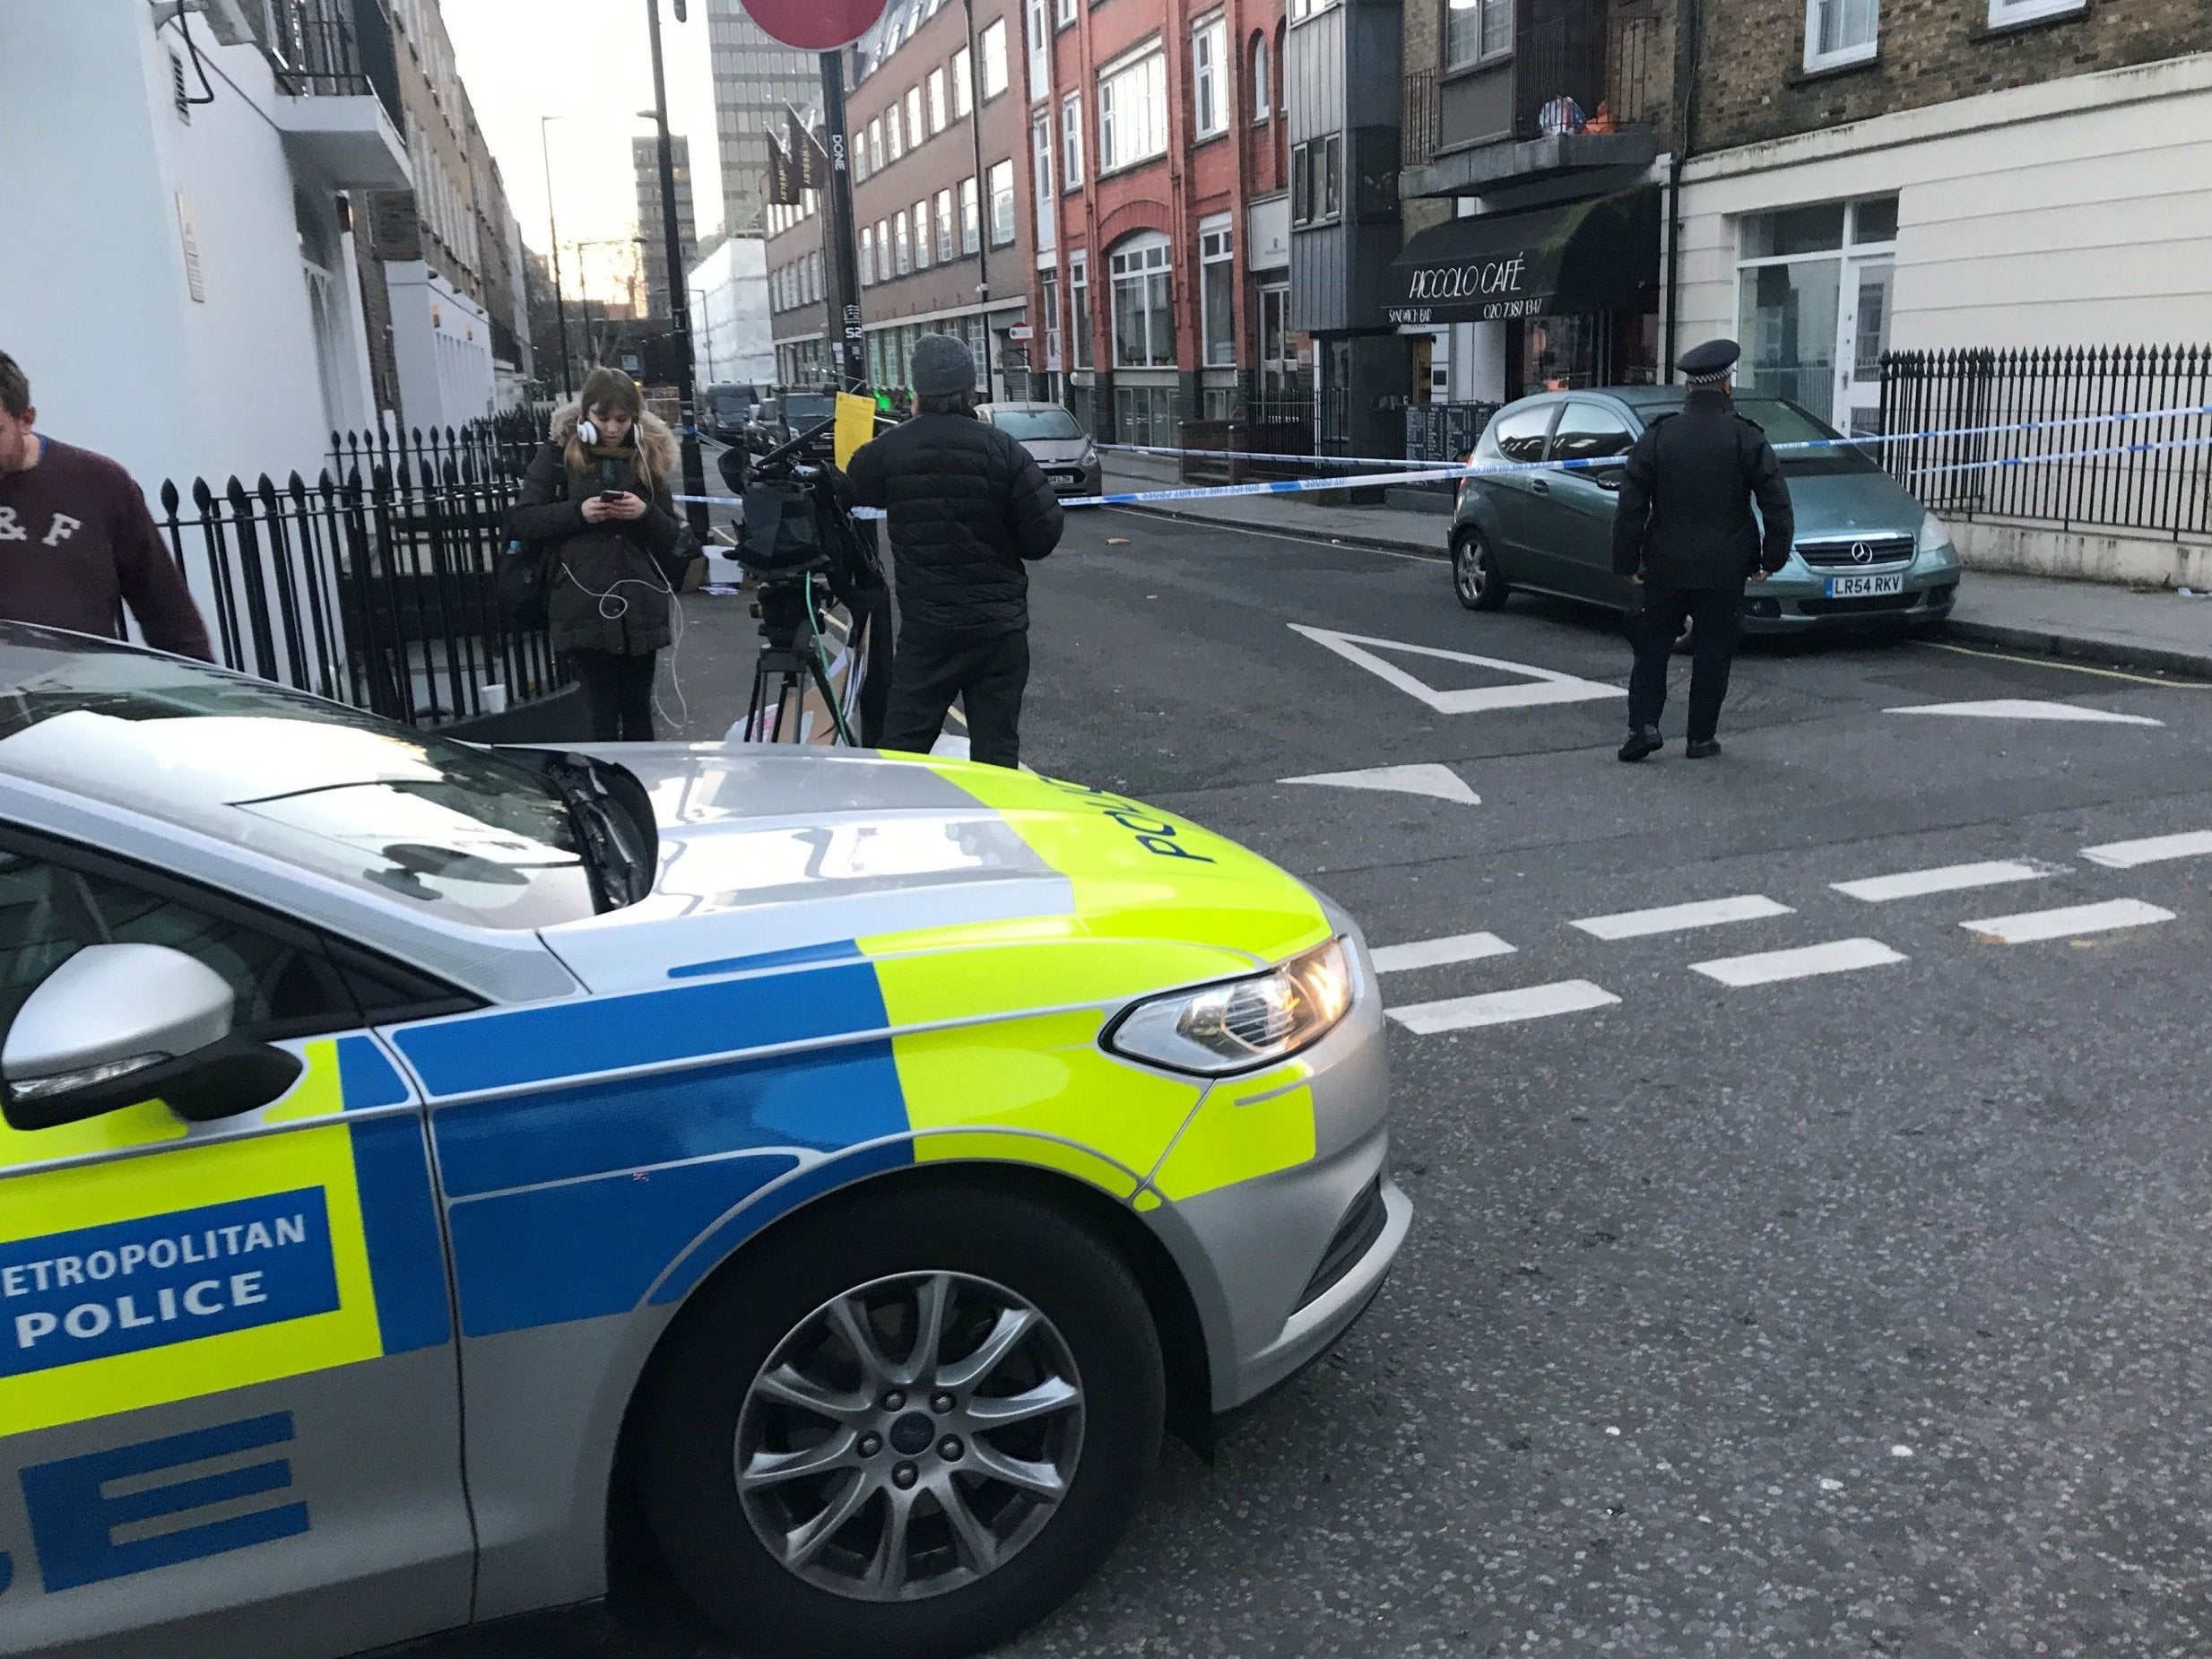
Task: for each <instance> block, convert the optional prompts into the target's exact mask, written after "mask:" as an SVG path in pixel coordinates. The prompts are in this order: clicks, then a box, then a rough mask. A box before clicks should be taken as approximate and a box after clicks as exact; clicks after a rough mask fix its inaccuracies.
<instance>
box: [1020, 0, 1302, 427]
mask: <svg viewBox="0 0 2212 1659" xmlns="http://www.w3.org/2000/svg"><path fill="white" fill-rule="evenodd" d="M1021 6H1022V9H1021V13H1020V16H1021V22H1022V29H1021V47H1022V53H1021V62H1020V64H1019V66H1018V68H1017V70H1016V72H1015V74H1016V80H1017V86H1018V88H1019V91H1021V93H1022V94H1023V96H1024V98H1025V99H1026V102H1027V108H1028V144H1027V145H1026V147H1025V154H1024V163H1025V165H1024V172H1025V175H1026V178H1025V183H1026V190H1025V193H1024V194H1025V197H1026V200H1027V203H1028V217H1029V219H1030V221H1031V225H1032V227H1033V233H1032V239H1031V240H1030V242H1029V243H1028V246H1029V247H1031V248H1033V249H1034V250H1035V253H1034V264H1035V267H1036V269H1035V278H1036V282H1035V287H1034V289H1033V291H1032V294H1033V298H1032V302H1031V305H1030V308H1029V316H1030V317H1031V318H1032V319H1034V326H1033V327H1032V330H1031V333H1032V335H1033V337H1032V338H1031V339H1030V340H1029V341H1028V342H1027V343H1028V346H1029V348H1030V351H1031V353H1032V359H1031V360H1032V364H1033V374H1032V379H1033V382H1034V384H1035V386H1036V388H1037V395H1040V396H1052V397H1055V398H1060V399H1063V400H1064V401H1065V402H1066V403H1067V404H1069V406H1070V407H1071V408H1073V409H1074V410H1075V411H1076V412H1077V413H1078V414H1079V415H1080V417H1081V418H1082V419H1083V420H1084V421H1086V422H1087V423H1088V424H1089V425H1090V426H1091V427H1092V428H1093V430H1096V431H1097V433H1098V434H1099V435H1100V436H1101V437H1112V438H1115V439H1118V440H1119V441H1122V442H1125V443H1158V444H1173V443H1174V442H1175V440H1176V435H1177V433H1178V431H1179V430H1180V422H1181V421H1183V420H1184V419H1194V418H1206V417H1211V418H1215V419H1223V418H1227V415H1228V414H1229V413H1230V412H1231V410H1232V409H1233V408H1234V407H1235V406H1236V404H1237V403H1238V399H1239V393H1240V389H1241V390H1245V391H1249V390H1251V389H1253V388H1255V387H1269V386H1278V387H1279V386H1281V385H1284V384H1287V383H1288V381H1289V379H1290V378H1291V376H1292V375H1293V374H1294V373H1295V371H1296V368H1297V359H1296V354H1295V351H1294V348H1293V345H1292V343H1291V340H1290V338H1289V336H1288V332H1287V327H1286V321H1287V317H1288V282H1289V270H1288V266H1289V200H1288V194H1287V189H1286V186H1287V172H1286V165H1285V162H1286V154H1285V145H1284V140H1283V128H1284V123H1283V119H1282V105H1281V80H1280V65H1281V63H1282V48H1283V7H1282V3H1281V0H1153V3H1150V4H1148V3H1147V0H1096V3H1095V4H1094V3H1093V0H1021Z"/></svg>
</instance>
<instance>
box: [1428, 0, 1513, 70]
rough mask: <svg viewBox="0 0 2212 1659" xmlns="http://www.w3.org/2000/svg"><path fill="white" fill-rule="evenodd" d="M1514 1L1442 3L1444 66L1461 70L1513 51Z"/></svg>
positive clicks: (1493, 0)
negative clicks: (1443, 5)
mask: <svg viewBox="0 0 2212 1659" xmlns="http://www.w3.org/2000/svg"><path fill="white" fill-rule="evenodd" d="M1513 8H1514V0H1446V4H1445V7H1444V65H1445V67H1446V68H1450V69H1463V68H1465V67H1466V66H1467V65H1470V64H1482V63H1488V62H1489V61H1491V60H1492V59H1493V58H1499V57H1503V56H1505V54H1506V53H1508V52H1510V51H1512V50H1513Z"/></svg>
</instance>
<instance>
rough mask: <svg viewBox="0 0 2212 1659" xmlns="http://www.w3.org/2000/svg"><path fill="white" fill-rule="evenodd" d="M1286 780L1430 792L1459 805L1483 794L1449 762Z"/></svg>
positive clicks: (1477, 799) (1334, 786) (1473, 802)
mask: <svg viewBox="0 0 2212 1659" xmlns="http://www.w3.org/2000/svg"><path fill="white" fill-rule="evenodd" d="M1282 781H1283V782H1284V783H1286V784H1325V785H1327V786H1329V787H1331V788H1332V789H1375V790H1380V791H1382V792H1384V793H1385V794H1391V795H1432V796H1434V797H1435V798H1436V799H1437V800H1439V801H1456V802H1458V803H1460V804H1461V805H1462V806H1479V805H1481V804H1482V797H1481V796H1480V795H1477V794H1476V793H1475V792H1474V791H1473V790H1471V789H1470V788H1469V787H1468V786H1467V784H1466V780H1465V779H1463V778H1462V777H1460V775H1459V774H1458V773H1457V772H1455V771H1453V769H1451V768H1450V767H1448V766H1438V765H1436V763H1434V762H1433V761H1424V762H1422V763H1420V764H1419V765H1417V766H1376V767H1370V768H1368V769H1366V771H1364V772H1315V773H1314V774H1312V775H1311V776H1310V777H1286V778H1284V779H1283V780H1282Z"/></svg>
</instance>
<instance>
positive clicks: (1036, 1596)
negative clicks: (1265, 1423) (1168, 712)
mask: <svg viewBox="0 0 2212 1659" xmlns="http://www.w3.org/2000/svg"><path fill="white" fill-rule="evenodd" d="M1385 1064H1386V1062H1385V1055H1384V1036H1383V1012H1382V1000H1381V996H1380V995H1379V993H1378V991H1377V989H1376V986H1375V974H1374V968H1373V964H1372V963H1371V961H1370V960H1369V959H1368V957H1367V954H1366V947H1365V945H1364V944H1363V943H1362V942H1361V939H1360V935H1359V932H1358V928H1357V927H1356V926H1355V925H1353V924H1352V922H1351V921H1350V920H1349V918H1347V917H1346V916H1343V915H1342V914H1341V913H1340V912H1339V911H1337V910H1336V909H1335V908H1332V906H1330V905H1329V903H1328V902H1327V901H1326V900H1324V899H1322V898H1320V897H1319V896H1318V895H1316V894H1314V892H1312V891H1311V890H1308V889H1307V888H1306V887H1305V886H1304V885H1303V884H1302V883H1300V882H1297V881H1296V880H1295V879H1293V878H1292V877H1291V876H1289V875H1288V874H1286V873H1284V872H1282V871H1280V870H1279V869H1277V868H1275V867H1274V866H1273V865H1271V864H1267V863H1266V862H1265V861H1263V860H1262V859H1261V858H1259V857H1258V856H1255V855H1253V854H1252V853H1248V852H1246V851H1245V850H1244V849H1242V848H1241V847H1236V845H1234V844H1233V843H1231V842H1229V841H1227V840H1224V839H1222V838H1219V837H1217V836H1213V835H1210V834H1209V833H1207V832H1206V831H1205V830H1203V829H1199V828H1198V827H1196V826H1195V825H1193V824H1191V823H1188V822H1185V821H1183V820H1180V819H1176V818H1173V817H1170V816H1168V815H1167V814H1166V813H1163V812H1154V811H1152V810H1151V809H1149V808H1148V807H1144V806H1142V805H1140V804H1139V803H1136V802H1133V801H1130V800H1127V799H1125V798H1123V797H1122V796H1119V795H1111V794H1108V793H1106V792H1105V791H1102V790H1097V789H1092V788H1089V787H1086V786H1082V785H1079V784H1071V783H1062V782H1055V781H1053V780H1050V779H1046V778H1043V777H1037V776H1036V775H1034V774H1032V773H1028V772H1021V771H1016V770H1011V769H1000V768H997V767H989V766H975V765H969V764H967V763H965V762H957V761H949V760H932V759H924V760H915V759H913V758H902V759H899V760H887V759H882V758H879V757H877V756H874V755H870V754H865V753H860V752H855V751H849V750H846V751H834V752H829V753H824V752H821V751H798V750H796V749H795V748H791V747H784V748H776V747H770V746H759V747H755V746H749V745H734V746H727V747H725V746H721V745H706V744H701V745H696V746H687V745H683V744H678V743H666V744H633V745H609V746H605V747H599V748H588V747H586V748H579V747H577V746H573V745H562V746H560V747H559V748H557V749H549V750H529V749H506V750H495V749H485V748H480V747H476V746H474V745H472V744H468V743H459V742H455V741H452V740H450V739H447V738H443V737H440V736H439V735H438V734H436V733H434V732H425V731H417V730H413V729H412V728H409V727H404V726H401V725H395V724H393V723H390V722H387V721H385V720H381V719H378V718H377V717H373V716H370V715H367V714H364V713H361V712H360V711H358V710H356V709H352V708H344V707H342V706H340V705H338V704H336V703H331V702H325V701H323V700H321V699H317V698H315V697H311V696H308V695H307V694H306V693H304V692H298V691H290V690H287V689H285V688H282V687H280V686H275V685H272V684H270V683H268V682H265V681H259V680H254V679H249V678H247V677H246V676H243V675H239V674H231V673H223V672H221V671H220V670H216V669H213V668H209V667H207V666H206V665H204V664H199V663H194V662H187V661H185V660H183V659H181V658H178V657H171V656H161V655H159V654H157V653H153V652H149V651H144V650H140V649H137V648H135V647H130V646H126V645H123V644H120V643H118V642H117V641H114V640H105V639H95V638H86V637H84V636H82V635H75V634H65V633H60V632H56V631H54V630H46V629H38V628H31V627H27V626H23V625H21V624H17V623H13V622H0V1653H6V1654H27V1653H39V1654H48V1655H63V1654H67V1655H85V1656H87V1659H89V1656H90V1655H100V1656H101V1659H154V1656H156V1655H159V1656H161V1659H169V1655H232V1654H241V1655H242V1654H260V1653H265V1652H275V1651H277V1650H279V1649H281V1650H282V1652H283V1653H284V1654H286V1655H291V1656H292V1659H322V1656H324V1655H339V1654H350V1653H353V1652H355V1651H357V1650H360V1649H362V1648H366V1647H375V1646H384V1645H387V1644H392V1643H397V1642H401V1641H404V1640H408V1639H411V1638H412V1637H418V1636H421V1635H423V1634H425V1633H428V1632H429V1631H432V1630H435V1629H442V1628H446V1627H450V1626H456V1625H463V1624H466V1623H468V1622H470V1621H471V1620H494V1619H499V1618H501V1617H503V1616H506V1615H509V1614H514V1613H519V1612H525V1611H529V1610H531V1609H533V1608H539V1607H547V1606H554V1605H559V1604H563V1603H572V1602H576V1601H578V1600H582V1599H586V1598H589V1597H593V1596H596V1595H599V1594H603V1591H604V1589H605V1587H606V1577H607V1561H608V1556H609V1553H610V1550H611V1549H617V1550H655V1551H657V1552H658V1554H659V1556H660V1557H661V1559H663V1560H664V1563H665V1564H666V1567H667V1568H668V1570H669V1571H670V1572H671V1574H672V1576H673V1578H674V1580H675V1581H676V1582H677V1583H678V1584H680V1585H682V1586H684V1587H685V1588H686V1589H687V1590H688V1591H689V1592H690V1594H691V1596H692V1597H693V1598H694V1599H695V1600H696V1601H697V1602H698V1604H699V1606H700V1607H701V1609H702V1610H703V1611H705V1612H706V1614H707V1616H708V1618H709V1619H710V1620H713V1621H714V1622H716V1624H717V1625H719V1626H720V1627H721V1629H723V1630H724V1632H725V1633H726V1635H727V1636H728V1637H729V1638H730V1639H731V1640H732V1641H733V1642H735V1643H736V1644H738V1645H739V1646H743V1647H744V1649H745V1650H746V1651H747V1652H749V1653H767V1654H776V1655H781V1654H794V1653H800V1654H807V1655H837V1656H839V1659H843V1656H844V1655H854V1654H864V1655H871V1656H872V1659H901V1656H903V1655H924V1654H926V1655H934V1656H937V1659H942V1656H945V1655H954V1654H960V1653H966V1652H968V1651H970V1650H972V1649H976V1648H980V1647H985V1646H993V1645H994V1644H996V1643H999V1642H1002V1641H1003V1640H1005V1639H1006V1638H1007V1637H1010V1636H1011V1635H1012V1634H1013V1633H1014V1632H1015V1631H1017V1630H1019V1629H1020V1628H1021V1627H1022V1626H1024V1625H1026V1624H1028V1623H1029V1622H1030V1621H1032V1620H1035V1619H1037V1618H1038V1617H1040V1616H1042V1615H1043V1614H1044V1613H1045V1612H1046V1611H1049V1610H1050V1609H1051V1608H1052V1607H1053V1606H1054V1604H1055V1603H1058V1602H1059V1601H1060V1600H1062V1599H1063V1597H1065V1596H1066V1595H1068V1594H1071V1592H1072V1591H1073V1590H1074V1589H1075V1588H1076V1587H1077V1586H1078V1585H1080V1584H1081V1583H1082V1582H1083V1580H1084V1579H1085V1578H1086V1577H1087V1576H1089V1573H1090V1572H1091V1570H1092V1569H1093V1568H1095V1567H1096V1566H1097V1564H1098V1562H1099V1561H1100V1560H1102V1559H1104V1558H1105V1556H1106V1553H1107V1551H1108V1550H1110V1549H1111V1548H1112V1547H1113V1545H1114V1542H1115V1539H1116V1537H1117V1536H1118V1535H1119V1534H1120V1533H1121V1532H1122V1530H1123V1527H1124V1525H1125V1524H1126V1523H1127V1522H1128V1521H1129V1519H1130V1518H1131V1516H1132V1515H1133V1514H1134V1513H1135V1511H1136V1509H1137V1507H1138V1504H1139V1502H1140V1499H1141V1497H1142V1495H1143V1493H1144V1490H1145V1482H1146V1476H1147V1472H1148V1471H1149V1468H1150V1466H1151V1463H1152V1459H1153V1455H1154V1453H1155V1451H1156V1450H1157V1447H1158V1439H1159V1435H1160V1430H1161V1426H1162V1423H1163V1420H1166V1421H1167V1422H1170V1423H1173V1424H1175V1425H1176V1426H1177V1427H1178V1428H1179V1429H1183V1430H1184V1431H1186V1432H1201V1433H1202V1430H1203V1429H1204V1426H1205V1425H1206V1424H1207V1422H1208V1421H1209V1420H1210V1416H1211V1414H1213V1413H1215V1412H1218V1411H1226V1410H1227V1409H1229V1408H1230V1407H1233V1406H1236V1405H1239V1404H1241V1403H1245V1402H1246V1401H1249V1400H1251V1399H1253V1397H1255V1396H1256V1395H1258V1394H1261V1393H1262V1392H1264V1391H1265V1390H1267V1389H1269V1388H1271V1387H1273V1386H1274V1385H1276V1384H1278V1383H1279V1382H1281V1381H1282V1380H1283V1379H1284V1378H1286V1377H1289V1376H1290V1375H1291V1374H1293V1373H1294V1372H1296V1371H1297V1370H1298V1369H1299V1368H1301V1367H1303V1366H1305V1365H1306V1364H1307V1363H1309V1362H1310V1361H1312V1360H1313V1359H1315V1358H1316V1357H1317V1356H1319V1355H1320V1354H1321V1353H1322V1352H1323V1351H1324V1350H1326V1349H1327V1348H1328V1346H1329V1345H1330V1344H1331V1343H1332V1342H1333V1341H1334V1340H1335V1339H1336V1338H1337V1336H1338V1335H1339V1334H1340V1333H1342V1332H1343V1331H1344V1330H1345V1329H1346V1328H1347V1327H1348V1326H1349V1325H1351V1324H1352V1322H1353V1321H1354V1320H1356V1319H1357V1318H1358V1316H1359V1315H1360V1313H1361V1312H1362V1310H1363V1309H1364V1308H1365V1307H1366V1305H1367V1303H1368V1302H1369V1300H1370V1299H1372V1298H1373V1297H1374V1296H1375V1293H1376V1291H1377V1290H1378V1289H1379V1288H1380V1286H1381V1284H1382V1281H1383V1278H1384V1273H1385V1272H1387V1271H1388V1269H1389V1266H1390V1264H1391V1260H1392V1256H1393V1255H1394V1254H1395V1253H1396V1251H1397V1249H1398V1246H1399V1244H1400V1242H1401V1240H1402V1239H1403V1238H1404V1237H1405V1232H1406V1228H1407V1224H1408V1220H1409V1217H1410V1209H1409V1206H1408V1204H1407V1203H1406V1200H1405V1199H1404V1197H1403V1196H1402V1195H1401V1194H1400V1192H1399V1190H1398V1188H1397V1187H1396V1186H1394V1185H1393V1184H1392V1182H1391V1179H1390V1177H1389V1174H1388V1171H1387V1167H1386V1166H1387V1149H1388V1140H1389V1129H1388V1123H1387V1113H1388V1080H1387V1075H1386V1071H1385ZM150 1522H151V1523H154V1524H155V1526H154V1530H152V1531H148V1530H146V1524H147V1523H150Z"/></svg>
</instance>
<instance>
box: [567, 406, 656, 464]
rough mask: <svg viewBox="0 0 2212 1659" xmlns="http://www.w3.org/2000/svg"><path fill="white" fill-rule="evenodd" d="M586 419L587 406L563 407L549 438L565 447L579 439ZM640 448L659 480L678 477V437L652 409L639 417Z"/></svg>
mask: <svg viewBox="0 0 2212 1659" xmlns="http://www.w3.org/2000/svg"><path fill="white" fill-rule="evenodd" d="M583 418H584V405H583V404H581V403H567V404H561V405H560V407H559V408H558V409H556V410H554V411H553V415H552V419H551V420H550V421H547V422H546V426H545V435H546V437H547V438H549V439H551V440H552V441H553V442H554V443H557V444H561V445H564V446H565V445H566V444H567V443H568V440H569V439H571V438H574V437H575V436H576V423H577V421H580V420H582V419H583ZM638 449H639V450H640V451H642V452H643V454H644V456H645V457H646V463H647V465H648V466H649V468H650V470H651V471H652V473H653V475H654V476H655V478H664V479H665V478H672V477H674V476H675V475H676V461H677V449H676V434H675V432H674V431H673V430H671V429H670V427H669V424H668V422H667V421H664V420H662V419H661V417H660V416H658V415H656V414H655V413H653V412H652V411H651V410H650V409H647V410H645V411H643V412H642V413H640V414H639V415H638Z"/></svg>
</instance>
